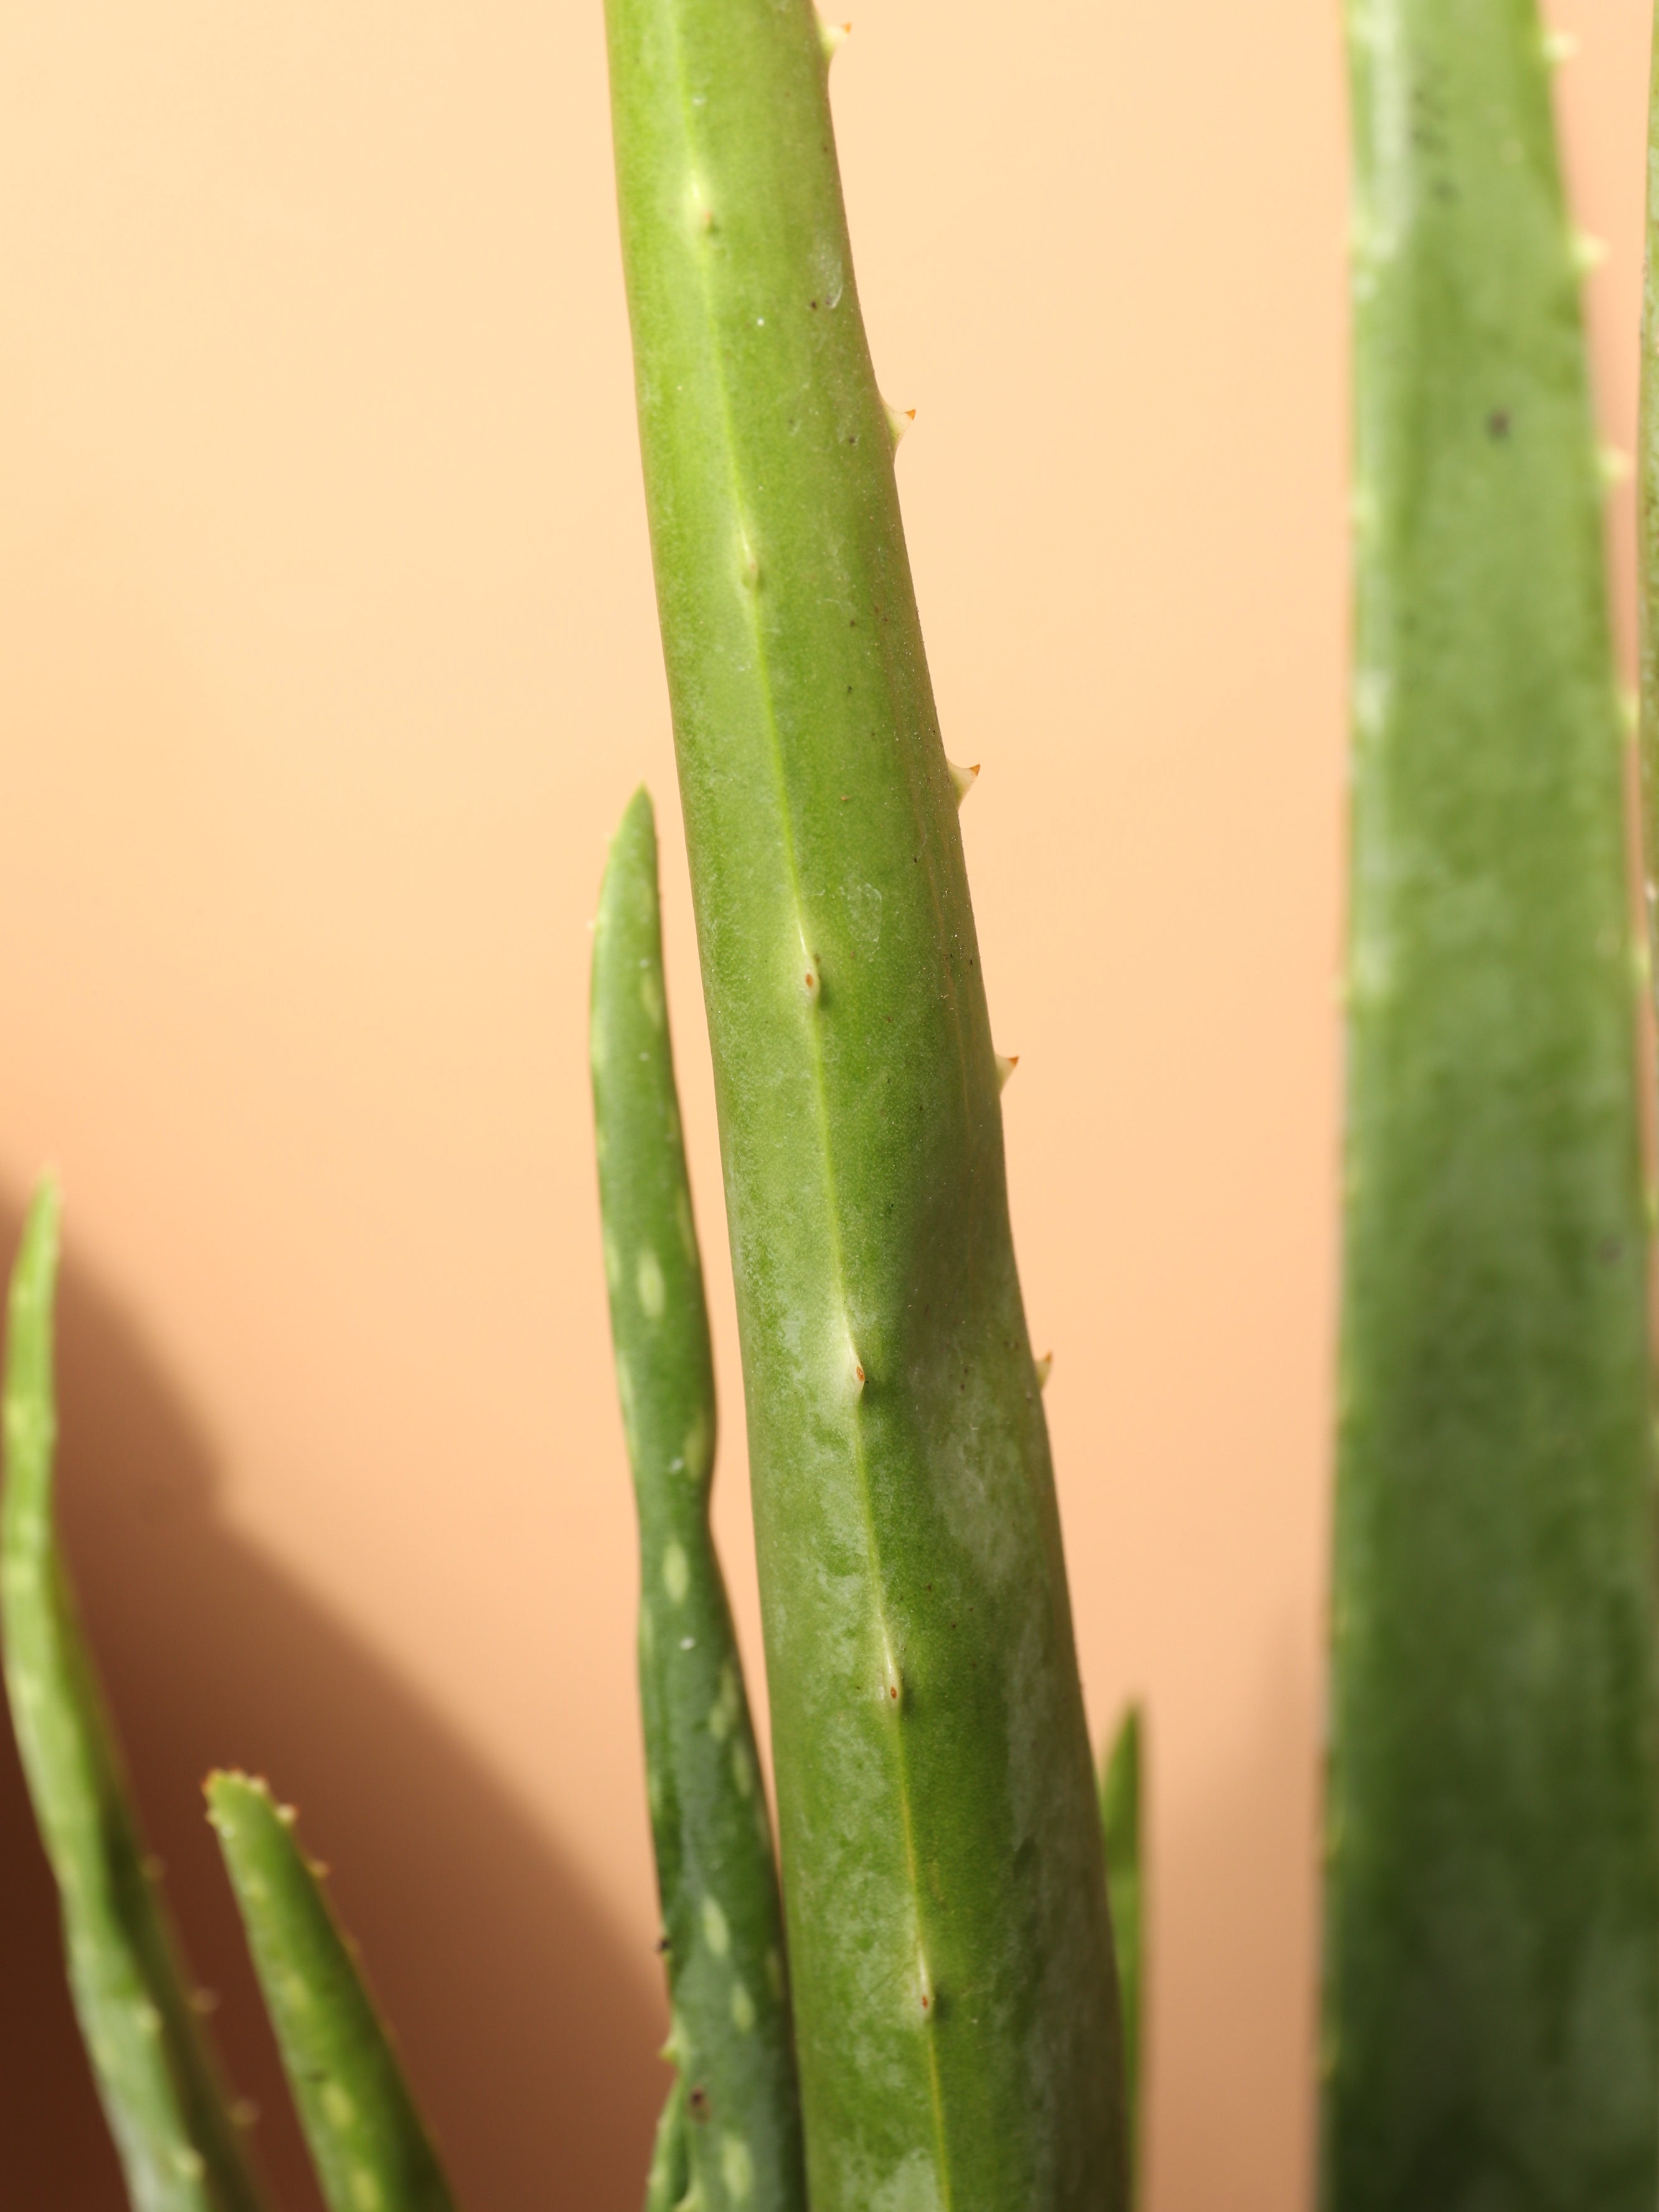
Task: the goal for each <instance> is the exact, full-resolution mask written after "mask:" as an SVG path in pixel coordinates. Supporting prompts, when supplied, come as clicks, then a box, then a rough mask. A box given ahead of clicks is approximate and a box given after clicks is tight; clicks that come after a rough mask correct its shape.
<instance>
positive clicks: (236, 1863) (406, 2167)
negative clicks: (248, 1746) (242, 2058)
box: [207, 1774, 453, 2212]
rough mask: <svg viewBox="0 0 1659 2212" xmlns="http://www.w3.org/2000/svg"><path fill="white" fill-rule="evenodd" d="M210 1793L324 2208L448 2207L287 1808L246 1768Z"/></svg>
mask: <svg viewBox="0 0 1659 2212" xmlns="http://www.w3.org/2000/svg"><path fill="white" fill-rule="evenodd" d="M207 1800H208V1818H209V1819H210V1820H211V1821H212V1823H213V1826H214V1828H215V1830H216V1832H217V1834H218V1838H219V1844H220V1848H221V1849H222V1851H223V1853H224V1858H225V1865H226V1867H227V1869H228V1871H229V1875H230V1880H231V1886H232V1887H233V1888H234V1891H235V1893H236V1903H237V1905H238V1907H239V1909H240V1912H241V1916H242V1925H243V1928H244V1929H246V1934H247V1939H248V1948H249V1949H250V1950H251V1951H252V1954H253V1964H254V1968H255V1971H256V1972H258V1977H259V1986H260V1989H261V1990H263V1991H264V2000H265V2008H266V2010H267V2011H268V2012H269V2013H270V2020H271V2025H272V2026H273V2027H274V2028H275V2029H276V2043H277V2048H278V2049H279V2050H280V2051H281V2052H282V2056H283V2067H284V2068H285V2069H286V2070H287V2074H288V2079H289V2087H290V2088H291V2089H292V2091H293V2093H294V2101H295V2104H296V2105H297V2106H298V2107H299V2112H300V2124H301V2127H302V2128H303V2129H304V2130H305V2136H306V2141H307V2143H308V2144H309V2145H310V2147H311V2155H312V2159H313V2163H314V2164H315V2166H316V2168H317V2174H318V2179H319V2181H320V2182H321V2184H322V2188H323V2195H324V2197H325V2199H326V2200H327V2203H328V2206H329V2212H453V2199H452V2197H451V2196H450V2192H449V2185H448V2184H447V2181H446V2180H445V2179H444V2176H443V2171H442V2169H441V2166H439V2164H438V2159H437V2154H436V2153H435V2151H434V2149H433V2148H432V2142H431V2138H430V2136H428V2133H427V2130H426V2128H425V2126H424V2125H423V2124H422V2120H421V2117H420V2114H419V2113H418V2112H416V2108H415V2104H414V2100H413V2099H412V2098H411V2097H410V2093H409V2090H408V2088H407V2087H406V2086H405V2084H404V2077H403V2072H402V2069H401V2068H400V2067H399V2065H398V2059H397V2055H396V2053H395V2052H394V2051H393V2050H392V2045H391V2042H390V2040H389V2039H388V2037H387V2034H386V2029H385V2028H384V2027H382V2026H381V2024H380V2017H379V2015H378V2014H377V2013H376V2011H375V2008H374V2002H373V2000H372V1999H371V1997H370V1996H369V1994H368V1990H367V1989H366V1988H365V1987H364V1984H363V1980H362V1975H361V1973H360V1972H359V1971H358V1967H357V1965H356V1958H355V1955H354V1953H353V1948H352V1945H351V1942H350V1941H349V1938H348V1937H347V1936H345V1935H344V1933H343V1931H342V1929H340V1927H339V1924H338V1923H337V1921H336V1920H335V1917H334V1915H333V1913H332V1912H331V1910H330V1908H329V1904H328V1900H327V1899H326V1897H325V1895H324V1893H323V1888H322V1884H321V1881H320V1880H319V1871H318V1869H315V1868H314V1867H313V1865H312V1864H311V1863H310V1861H308V1860H307V1857H306V1856H305V1853H304V1852H303V1850H301V1847H300V1842H299V1838H298V1837H297V1836H296V1835H295V1832H294V1815H293V1814H292V1812H291V1811H290V1810H289V1808H288V1807H287V1806H279V1805H277V1804H276V1802H274V1801H273V1799H272V1797H271V1796H270V1791H269V1790H268V1789H267V1788H266V1787H265V1784H264V1783H263V1782H260V1781H255V1780H251V1779H250V1778H248V1777H247V1776H246V1775H245V1774H213V1775H210V1777H209V1778H208V1782H207Z"/></svg>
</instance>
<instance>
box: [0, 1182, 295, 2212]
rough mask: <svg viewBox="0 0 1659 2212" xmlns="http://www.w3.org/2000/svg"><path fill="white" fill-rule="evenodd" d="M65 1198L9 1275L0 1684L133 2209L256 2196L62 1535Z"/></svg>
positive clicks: (157, 2211)
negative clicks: (59, 1362) (57, 1315)
mask: <svg viewBox="0 0 1659 2212" xmlns="http://www.w3.org/2000/svg"><path fill="white" fill-rule="evenodd" d="M57 1279H58V1192H57V1189H56V1187H55V1186H54V1185H53V1184H52V1182H43V1183H42V1184H41V1186H40V1188H39V1189H38V1190H37V1191H36V1193H35V1194H34V1199H33V1203H32V1204H31V1206H30V1207H29V1212H28V1218H27V1222H26V1224H25V1226H24V1230H23V1240H22V1245H21V1249H20V1251H19V1253H18V1256H17V1262H16V1266H15V1269H14V1271H13V1274H12V1279H11V1297H10V1305H9V1324H8V1332H7V1339H6V1369H5V1393H4V1428H5V1490H4V1493H3V1497H0V1626H3V1632H4V1642H5V1677H6V1694H7V1698H8V1699H9V1703H10V1706H11V1715H12V1723H13V1726H14V1727H15V1730H16V1734H17V1745H18V1750H19V1752H20V1753H21V1759H22V1765H23V1772H24V1775H25V1777H26V1778H27V1784H28V1790H29V1796H30V1799H31V1801H32V1802H33V1807H34V1817H35V1820H36V1822H37V1824H38V1826H39V1827H40V1838H41V1841H42V1843H43V1844H45V1846H46V1857H47V1858H48V1860H49V1861H50V1862H51V1865H52V1873H53V1875H55V1877H56V1879H57V1883H58V1906H59V1911H60V1912H61V1914H62V1918H63V1929H64V1950H65V1954H66V1955H67V1959H68V1964H69V1981H70V1993H71V1995H72V1996H73V1998H74V2001H75V2010H76V2017H77V2019H78V2020H79V2021H80V2024H81V2033H82V2039H83V2040H84V2042H85V2044H86V2048H87V2055H88V2058H89V2059H90V2060H91V2063H92V2071H93V2077H94V2081H96V2083H97V2086H98V2094H99V2097H100V2101H101V2102H102V2105H103V2107H104V2112H105V2116H106V2118H107V2119H108V2122H109V2125H110V2132H111V2134H112V2136H114V2139H115V2147H116V2150H117V2152H118V2154H119V2157H120V2160H121V2166H122V2171H123V2172H124V2174H125V2179H126V2185H127V2193H128V2195H129V2197H131V2201H132V2204H133V2208H134V2212H260V2208H261V2207H262V2206H263V2205H264V2201H265V2200H264V2193H263V2191H262V2190H261V2188H260V2186H259V2185H258V2181H257V2180H256V2179H255V2177H254V2174H253V2172H252V2166H251V2162H250V2160H249V2157H248V2154H247V2151H246V2147H245V2144H244V2142H243V2140H242V2131H241V2130H240V2128H239V2126H238V2124H237V2122H236V2119H235V2118H234V2112H233V2109H232V2107H231V2106H230V2103H229V2101H228V2097H227V2094H226V2092H225V2089H224V2086H223V2083H222V2080H221V2076H220V2074H219V2069H218V2068H217V2066H216V2063H215V2062H214V2059H213V2057H212V2055H211V2053H210V2050H209V2048H208V2045H207V2042H206V2039H205V2038H204V2033H203V2030H202V2025H201V2021H200V2017H199V2013H198V2009H197V2005H196V2003H195V2002H193V1994H192V1990H191V1982H190V1979H189V1977H188V1975H187V1973H186V1972H185V1966H184V1961H183V1957H182V1954H181V1952H180V1950H179V1944H178V1941H177V1938H176V1936H174V1933H173V1929H172V1926H171V1923H170V1922H169V1919H168V1917H167V1910H166V1907H165V1905H164V1904H163V1902H162V1899H161V1891H160V1887H159V1879H158V1870H157V1867H156V1863H155V1860H154V1859H152V1858H151V1857H150V1856H149V1853H148V1852H147V1850H145V1847H144V1841H143V1835H142V1833H141V1832H140V1830H139V1826H138V1821H137V1814H135V1812H134V1810H133V1806H132V1802H131V1793H130V1791H129V1790H128V1787H127V1784H126V1779H125V1774H124V1772H123V1770H122V1765H121V1759H120V1753H119V1751H118V1747H117V1745H116V1741H115V1736H114V1733H113V1730H112V1727H111V1724H110V1721H109V1718H108V1715H107V1713H106V1710H105V1705H104V1701H103V1698H102V1695H101V1693H100V1690H99V1686H98V1681H97V1676H96V1673H95V1670H94V1665H93V1661H92V1656H91V1654H90V1652H89V1651H88V1648H87V1644H86V1639H85V1637H84V1635H83V1634H82V1629H81V1625H80V1621H79V1620H78V1618H77V1615H76V1607H75V1601H74V1596H73V1594H72V1592H71V1589H70V1581H69V1576H68V1573H67V1571H66V1570H65V1567H64V1561H63V1559H62V1556H61V1554H60V1553H59V1550H58V1534H57V1526H56V1521H55V1516H54V1511H53V1497H52V1491H53V1483H52V1477H53V1456H54V1453H55V1449H56V1443H57V1432H58V1418H57V1401H56V1395H55V1387H54V1381H53V1372H52V1340H53V1301H54V1297H55V1293H56V1287H57Z"/></svg>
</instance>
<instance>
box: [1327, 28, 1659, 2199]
mask: <svg viewBox="0 0 1659 2212" xmlns="http://www.w3.org/2000/svg"><path fill="white" fill-rule="evenodd" d="M1348 31H1349V52H1350V62H1351V71H1352V92H1353V103H1352V104H1353V113H1354V120H1355V132H1356V185H1355V205H1354V240H1355V245H1354V270H1353V295H1354V302H1355V307H1354V317H1355V362H1356V374H1357V391H1356V408H1355V416H1356V440H1357V478H1356V486H1355V498H1354V513H1355V520H1356V549H1357V550H1356V562H1357V576H1358V619H1357V636H1356V663H1357V665H1356V673H1355V693H1354V722H1353V744H1352V786H1353V864H1352V921H1351V943H1350V956H1349V964H1348V977H1347V1008H1348V1066H1347V1137H1346V1203H1345V1247H1346V1249H1345V1258H1344V1282H1343V1321H1342V1352H1341V1362H1340V1381H1339V1393H1338V1398H1339V1446H1338V1480H1337V1502H1336V1532H1335V1567H1334V1589H1333V1604H1332V1619H1333V1627H1334V1695H1333V1723H1332V1733H1333V1741H1332V1751H1331V1768H1330V1782H1329V1800H1328V1833H1327V1839H1326V1846H1327V1852H1328V1878H1327V1898H1326V1922H1325V1975H1326V1995H1325V2027H1324V2037H1325V2043H1324V2052H1323V2070H1324V2099H1323V2102H1324V2114H1323V2135H1324V2153H1323V2160H1324V2202H1325V2205H1326V2208H1327V2212H1469V2208H1472V2207H1474V2206H1476V2205H1481V2206H1491V2207H1492V2208H1498V2207H1510V2206H1513V2207H1515V2208H1517V2212H1519V2208H1521V2207H1523V2206H1534V2205H1536V2206H1543V2205H1547V2204H1548V2205H1560V2206H1564V2207H1565V2206H1568V2205H1573V2206H1580V2205H1582V2206H1589V2205H1595V2207H1596V2208H1597V2212H1638V2207H1639V2208H1642V2212H1650V2207H1651V2206H1652V2204H1653V2203H1654V2201H1655V2197H1656V2192H1659V2095H1656V2092H1655V2083H1656V2081H1659V1832H1656V1811H1659V1768H1656V1747H1659V1711H1656V1699H1655V1685H1656V1667H1655V1657H1656V1654H1655V1636H1654V1598H1653V1589H1654V1546H1653V1474H1654V1468H1653V1454H1652V1440H1651V1417H1652V1416H1651V1406H1652V1384H1651V1377H1650V1355H1649V1344H1648V1323H1647V1302H1646V1281H1647V1273H1648V1267H1649V1250H1648V1236H1647V1227H1646V1219H1645V1212H1644V1200H1643V1189H1642V1170H1641V1144H1640V1132H1639V1124H1638V1079H1637V1031H1636V1024H1635V1012H1636V1005H1635V976H1636V972H1637V962H1636V960H1635V958H1634V957H1633V954H1634V947H1633V945H1632V928H1631V921H1630V915H1629V908H1628V899H1627V881H1626V858H1627V842H1626V839H1627V829H1626V807H1625V776H1626V761H1627V756H1626V748H1625V743H1624V738H1623V735H1622V732H1621V717H1620V708H1619V705H1618V701H1617V697H1616V693H1615V687H1614V681H1613V656H1612V648H1611V642H1610V637H1609V625H1608V617H1607V590H1606V581H1605V575H1604V556H1603V544H1602V537H1603V512H1602V508H1603V495H1604V482H1603V477H1602V472H1601V468H1600V466H1599V463H1598V455H1597V451H1596V443H1595V430H1594V426H1593V422H1592V416H1591V406H1590V395H1589V381H1588V378H1587V374H1586V368H1585V358H1584V346H1583V325H1582V319H1581V314H1580V307H1579V298H1578V293H1579V279H1580V273H1581V270H1582V266H1583V260H1582V257H1581V256H1580V255H1579V253H1578V252H1577V251H1576V249H1575V243H1574V240H1573V237H1572V234H1571V228H1570V226H1569V222H1568V219H1567V213H1566V209H1565V202H1564V198H1563V193H1562V187H1561V178H1560V170H1559V161H1558V156H1557V152H1556V144H1555V133H1554V127H1553V116H1552V112H1551V91H1550V83H1549V77H1550V62H1549V52H1548V48H1547V42H1546V40H1545V39H1544V36H1543V33H1542V29H1541V24H1540V22H1539V20H1538V16H1537V14H1536V11H1535V9H1534V6H1533V5H1532V0H1460V4H1457V5H1455V6H1449V5H1447V4H1445V0H1349V9H1348Z"/></svg>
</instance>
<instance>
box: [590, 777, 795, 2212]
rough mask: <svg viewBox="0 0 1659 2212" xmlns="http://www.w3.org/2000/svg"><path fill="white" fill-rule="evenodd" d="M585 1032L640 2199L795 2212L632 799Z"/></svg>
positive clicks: (763, 1898) (670, 1067) (785, 2002)
mask: <svg viewBox="0 0 1659 2212" xmlns="http://www.w3.org/2000/svg"><path fill="white" fill-rule="evenodd" d="M591 1038H592V1071H593V1113H594V1123H595V1131H596V1136H597V1139H598V1152H599V1206H600V1213H601V1217H602V1219H603V1224H604V1231H605V1271H606V1273H607V1275H608V1277H609V1279H610V1288H611V1336H612V1340H613V1342H614V1346H615V1351H616V1361H617V1388H618V1391H619V1394H620V1395H621V1399H622V1407H623V1425H624V1427H625V1429H626V1431H627V1437H628V1452H629V1461H630V1462H631V1464H632V1467H633V1472H634V1494H635V1501H636V1504H637V1508H638V1512H639V1524H640V1578H641V1589H640V1696H641V1708H642V1711H643V1714H644V1721H645V1758H646V1775H647V1790H648V1796H649V1799H650V1805H651V1828H652V1836H653V1841H654V1843H655V1845H656V1854H657V1884H658V1890H659V1895H660V1899H661V1904H662V1921H663V1932H664V1942H665V1960H666V1963H667V1967H668V1987H669V1994H670V1998H671V2003H672V2007H673V2021H674V2025H673V2032H672V2034H671V2038H670V2040H669V2054H670V2056H671V2057H672V2059H673V2061H674V2063H675V2065H676V2066H677V2067H678V2069H679V2073H680V2081H681V2086H682V2088H683V2089H684V2097H683V2098H681V2099H680V2100H679V2102H678V2103H675V2102H673V2101H671V2104H670V2106H669V2110H668V2112H667V2113H666V2114H665V2122H664V2124H665V2128H666V2129H667V2130H668V2131H669V2132H668V2135H667V2137H666V2138H665V2142H662V2143H659V2163H658V2167H657V2168H653V2178H652V2188H653V2191H655V2190H657V2189H659V2186H661V2187H665V2186H666V2185H667V2183H666V2182H665V2181H661V2180H659V2170H660V2172H662V2173H668V2174H672V2173H674V2172H678V2167H677V2166H674V2165H673V2163H672V2159H671V2158H670V2160H669V2163H668V2164H667V2165H666V2166H664V2165H663V2163H662V2159H663V2157H664V2156H666V2155H667V2154H669V2153H670V2152H671V2150H672V2149H673V2147H674V2146H675V2145H678V2158H679V2160H681V2161H682V2162H683V2164H684V2167H685V2171H686V2176H687V2179H686V2182H685V2186H686V2187H688V2188H690V2189H691V2190H692V2191H693V2201H694V2202H695V2203H696V2204H697V2205H698V2206H699V2208H701V2212H726V2208H728V2207H729V2208H731V2212H740V2209H741V2212H805V2203H806V2181H805V2169H804V2166H803V2163H802V2149H801V2124H800V2099H799V2089H798V2087H797V2084H796V2078H795V2057H794V2047H793V2036H792V2031H791V2025H790V2014H789V1996H788V1990H787V1983H786V1978H785V1972H784V1936H783V1915H782V1911H781V1906H780V1905H779V1902H778V1878H777V1869H776V1866H775V1862H774V1859H773V1856H772V1832H771V1825H770V1822H769V1818H768V1815H767V1810H766V1799H765V1796H764V1794H763V1790H762V1788H761V1781H760V1765H759V1761H758V1759H757V1757H756V1752H755V1735H754V1729H753V1726H752V1724H751V1722H750V1714H749V1699H748V1696H747V1693H746V1692H745V1690H744V1679H743V1665H742V1661H741V1659H740V1658H739V1656H738V1644H737V1638H736V1636H735V1634H734V1633H733V1631H732V1613H731V1607H730V1606H729V1605H728V1603H727V1601H726V1584H725V1582H724V1580H723V1578H722V1577H721V1574H720V1560H719V1558H718V1557H717V1555H716V1553H715V1550H714V1536H713V1534H712V1532H711V1530H710V1528H709V1525H708V1500H709V1492H710V1488H711V1486H712V1483H713V1480H714V1436H715V1422H714V1364H713V1360H712V1357H711V1354H710V1351H709V1342H708V1314H707V1310H706V1307H705V1304H704V1299H703V1284H702V1260H701V1258H700V1257H699V1255H698V1250H697V1237H696V1228H695V1225H694V1224H693V1220H692V1214H691V1190H690V1183H689V1182H688V1181H687V1178H686V1172H685V1152H684V1144H683V1142H682V1139H681V1134H680V1115H679V1101H678V1096H677V1093H676V1091H675V1085H674V1062H673V1055H672V1051H671V1046H670V1041H669V1032H668V1013H667V1004H666V1000H665V994H664V985H663V969H662V925H661V921H660V917H659V910H658V894H657V834H656V828H655V824H654V822H653V816H652V809H651V801H650V799H649V798H648V797H647V794H646V793H645V792H643V791H639V792H636V793H635V795H634V798H633V800H632V801H631V803H630V804H629V808H628V811H627V812H626V813H625V814H624V815H623V820H622V824H621V827H620V828H619V829H617V835H616V837H615V839H614V841H613V842H612V844H611V858H610V863H609V865H608V866H607V867H606V869H605V886H604V889H603V890H602V891H601V893H600V895H599V918H598V921H597V922H596V924H595V927H594V936H593V1003H592V1030H591ZM677 2112H678V2114H679V2116H680V2117H679V2118H678V2120H676V2119H675V2118H674V2115H675V2114H676V2113H677ZM674 2201H675V2202H678V2199H676V2200H674Z"/></svg>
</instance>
